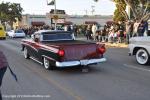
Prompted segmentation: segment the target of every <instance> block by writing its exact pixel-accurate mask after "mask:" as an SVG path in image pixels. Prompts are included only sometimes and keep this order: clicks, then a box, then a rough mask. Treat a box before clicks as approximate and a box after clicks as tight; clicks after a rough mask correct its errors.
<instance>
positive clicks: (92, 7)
mask: <svg viewBox="0 0 150 100" xmlns="http://www.w3.org/2000/svg"><path fill="white" fill-rule="evenodd" d="M94 8H95V6H91V9H92V11H91V13H92V15H93V14H94V12H95V9H94Z"/></svg>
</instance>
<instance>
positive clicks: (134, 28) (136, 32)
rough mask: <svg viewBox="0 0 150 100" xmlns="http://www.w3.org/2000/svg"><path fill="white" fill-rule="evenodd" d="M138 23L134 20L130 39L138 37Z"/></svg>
mask: <svg viewBox="0 0 150 100" xmlns="http://www.w3.org/2000/svg"><path fill="white" fill-rule="evenodd" d="M139 24H140V21H139V20H138V19H136V21H135V23H134V25H133V35H132V37H135V36H138V27H139Z"/></svg>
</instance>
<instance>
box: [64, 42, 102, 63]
mask: <svg viewBox="0 0 150 100" xmlns="http://www.w3.org/2000/svg"><path fill="white" fill-rule="evenodd" d="M63 50H64V51H65V56H64V59H63V60H64V61H67V60H83V59H94V58H99V54H98V52H97V45H96V44H92V43H91V44H74V45H65V46H63Z"/></svg>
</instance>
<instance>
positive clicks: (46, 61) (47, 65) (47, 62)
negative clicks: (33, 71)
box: [44, 57, 50, 69]
mask: <svg viewBox="0 0 150 100" xmlns="http://www.w3.org/2000/svg"><path fill="white" fill-rule="evenodd" d="M44 67H45V69H49V67H50V63H49V60H48V59H47V58H45V57H44Z"/></svg>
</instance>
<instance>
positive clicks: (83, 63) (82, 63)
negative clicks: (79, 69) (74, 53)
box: [80, 60, 88, 65]
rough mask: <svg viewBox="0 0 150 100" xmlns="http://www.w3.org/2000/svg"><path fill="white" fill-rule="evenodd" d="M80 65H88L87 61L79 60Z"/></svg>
mask: <svg viewBox="0 0 150 100" xmlns="http://www.w3.org/2000/svg"><path fill="white" fill-rule="evenodd" d="M80 63H81V65H87V64H88V60H80Z"/></svg>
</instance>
